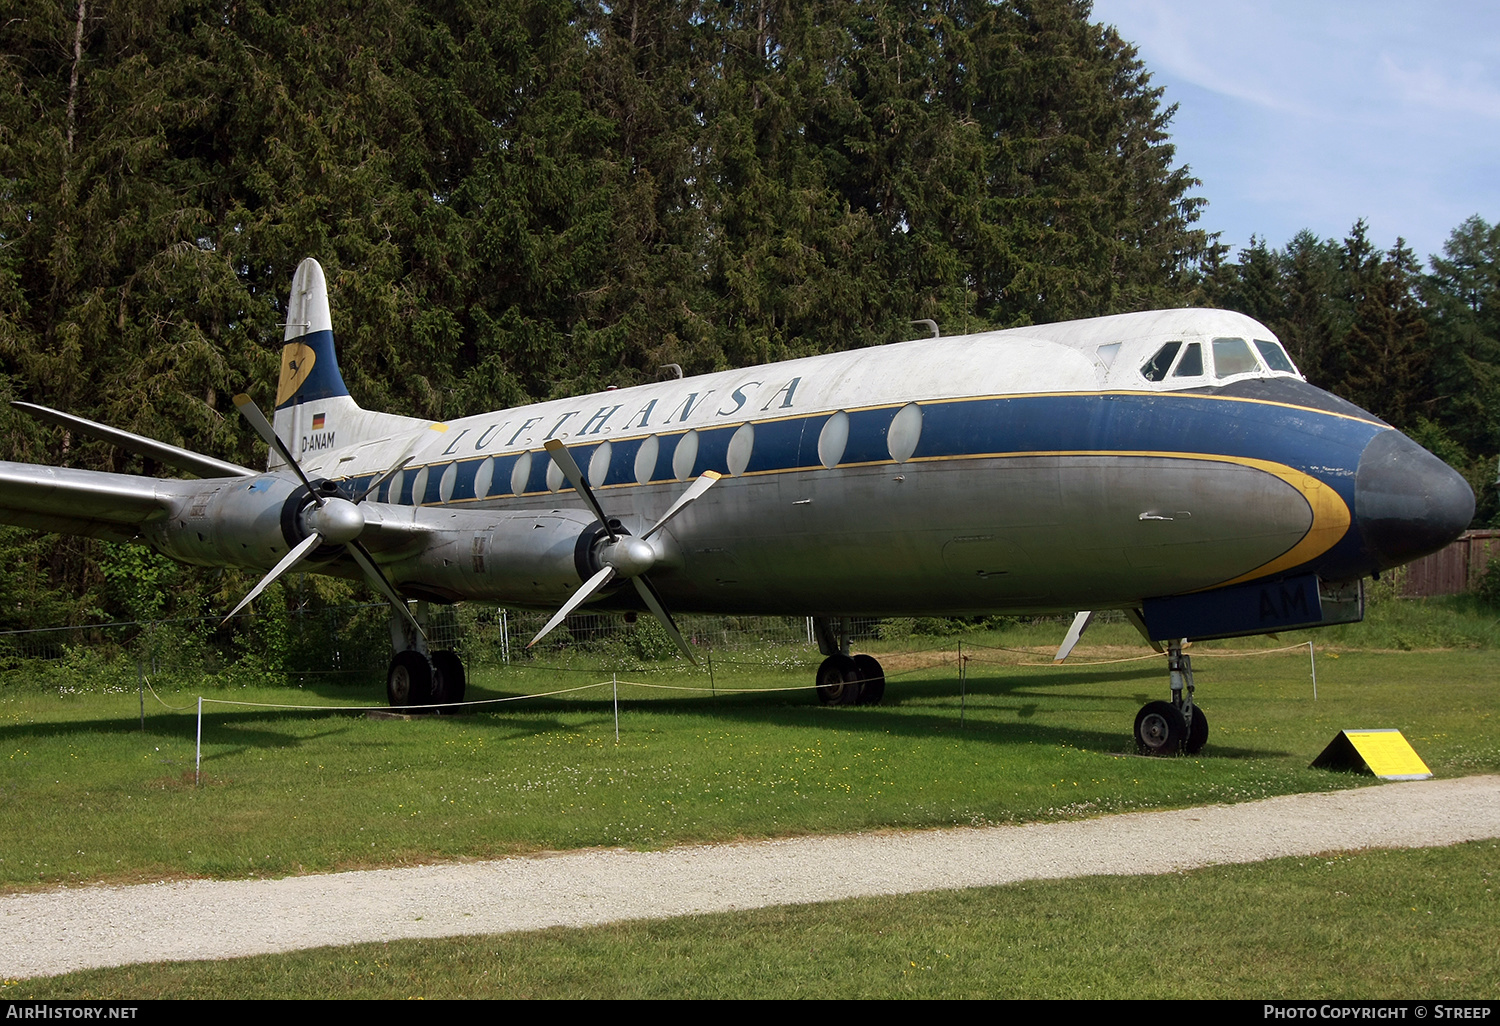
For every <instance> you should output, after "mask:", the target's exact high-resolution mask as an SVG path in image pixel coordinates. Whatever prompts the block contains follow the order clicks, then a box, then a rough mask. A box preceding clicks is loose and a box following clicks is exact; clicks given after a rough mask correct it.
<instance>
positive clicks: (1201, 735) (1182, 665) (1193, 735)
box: [1135, 640, 1208, 755]
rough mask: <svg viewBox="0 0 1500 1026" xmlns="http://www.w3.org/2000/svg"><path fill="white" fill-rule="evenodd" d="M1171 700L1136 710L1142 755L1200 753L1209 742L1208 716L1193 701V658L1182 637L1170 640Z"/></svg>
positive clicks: (1137, 732) (1169, 671) (1138, 740)
mask: <svg viewBox="0 0 1500 1026" xmlns="http://www.w3.org/2000/svg"><path fill="white" fill-rule="evenodd" d="M1167 671H1168V673H1169V674H1170V675H1171V678H1172V700H1171V701H1170V702H1147V703H1146V704H1145V705H1143V706H1141V711H1140V712H1138V713H1136V714H1135V744H1136V748H1138V749H1139V750H1140V753H1141V754H1142V755H1176V754H1177V753H1178V752H1186V753H1187V754H1189V755H1197V754H1198V753H1199V752H1201V751H1202V750H1203V746H1204V745H1205V744H1207V743H1208V717H1207V716H1205V715H1203V710H1202V709H1200V708H1198V707H1197V706H1196V705H1194V704H1193V662H1192V659H1191V657H1189V656H1186V655H1183V653H1182V642H1181V641H1180V640H1177V641H1170V642H1168V643H1167Z"/></svg>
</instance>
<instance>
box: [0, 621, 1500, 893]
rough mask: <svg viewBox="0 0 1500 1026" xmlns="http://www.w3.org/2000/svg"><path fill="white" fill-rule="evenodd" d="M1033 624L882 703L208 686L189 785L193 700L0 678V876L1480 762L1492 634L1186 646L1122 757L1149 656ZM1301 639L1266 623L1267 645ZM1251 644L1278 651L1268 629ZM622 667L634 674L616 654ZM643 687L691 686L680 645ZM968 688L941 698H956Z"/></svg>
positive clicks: (256, 870) (242, 868) (740, 822)
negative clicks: (1403, 757) (1477, 642)
mask: <svg viewBox="0 0 1500 1026" xmlns="http://www.w3.org/2000/svg"><path fill="white" fill-rule="evenodd" d="M1057 633H1058V632H1057V631H1056V630H1055V625H1054V626H1048V627H1044V628H1040V629H1035V630H1033V631H1032V632H1031V633H1030V634H1028V633H1027V632H1026V631H1024V630H1017V631H1013V632H1010V633H1009V634H1006V635H984V636H967V637H966V638H965V639H964V645H965V648H964V651H965V653H966V654H968V655H971V656H972V660H971V662H970V663H969V664H968V677H967V684H966V689H967V693H966V695H965V696H964V697H963V698H962V700H961V698H960V694H959V684H958V680H957V672H956V669H955V663H956V659H955V656H956V653H957V639H954V640H953V641H952V642H951V643H950V642H949V641H931V640H929V641H928V642H927V644H928V646H929V650H928V651H925V652H923V651H912V650H911V649H912V647H913V646H911V645H910V644H906V645H897V644H894V643H893V644H890V645H886V646H884V647H886V648H891V649H898V648H901V649H905V650H906V651H904V652H903V651H890V652H885V653H882V654H881V657H882V659H884V661H885V663H886V667H887V670H888V673H889V676H890V683H889V687H888V690H887V697H886V700H885V702H884V703H883V704H881V705H879V706H872V707H855V708H822V707H820V706H819V705H818V704H817V701H816V699H815V697H814V696H813V694H812V691H811V689H809V688H806V687H805V685H806V684H807V683H808V681H809V678H810V668H809V667H808V666H806V665H799V664H797V663H796V662H795V660H789V659H785V658H774V657H772V655H769V654H768V655H767V656H766V657H765V658H763V659H758V660H756V661H753V662H751V661H747V660H745V659H744V658H743V657H740V658H739V660H738V661H735V660H731V659H727V658H725V659H718V660H716V664H715V685H716V686H717V687H718V688H730V687H736V688H745V687H748V688H763V689H775V688H795V689H796V690H790V691H769V690H768V691H767V692H766V693H762V694H735V695H723V694H721V695H718V696H717V697H714V696H710V695H705V694H702V693H698V692H681V691H668V690H653V689H645V688H641V687H636V686H633V685H621V688H620V696H621V701H620V715H619V729H620V739H619V742H618V743H617V742H616V741H615V734H614V731H615V723H614V710H613V707H612V704H611V702H610V689H609V688H607V687H606V688H602V689H596V690H593V691H584V692H576V693H573V694H570V695H561V696H555V697H552V698H546V699H537V700H533V701H526V702H513V703H507V704H504V705H500V706H495V707H490V708H489V709H487V710H486V711H481V712H475V713H471V714H468V715H462V716H442V717H423V718H416V719H412V720H400V719H374V718H368V717H366V716H364V715H363V714H351V713H343V712H337V711H284V710H266V709H254V708H249V707H244V706H226V705H214V704H209V705H208V706H207V711H206V713H205V716H204V723H203V755H204V761H203V786H201V787H195V786H194V784H193V769H194V767H193V758H194V731H195V726H196V723H195V717H194V715H193V712H192V710H191V709H188V710H181V711H168V710H166V709H165V708H164V707H163V705H161V704H160V703H158V702H157V701H155V700H154V699H153V698H152V697H151V696H150V695H148V696H147V700H146V701H147V710H146V725H145V730H144V731H143V730H142V729H141V727H140V720H139V713H138V706H137V697H136V695H135V694H133V693H118V692H117V693H113V694H110V693H101V692H100V691H98V690H95V689H91V688H90V687H89V686H88V682H87V681H79V682H76V684H75V686H72V687H62V688H59V687H55V686H48V687H42V686H40V685H37V686H27V685H25V684H24V683H22V684H12V685H10V686H6V687H4V688H3V689H0V742H3V748H0V751H3V752H4V755H5V759H6V773H5V775H4V778H3V780H4V782H3V788H4V801H3V804H0V820H3V822H0V838H3V839H0V890H9V891H14V890H25V889H30V888H35V887H50V886H57V885H59V884H64V883H67V884H77V883H84V882H95V881H115V882H130V881H140V880H150V879H158V878H162V877H180V876H207V877H219V878H235V877H251V876H280V875H286V874H292V873H303V872H318V871H325V870H330V869H341V868H353V867H369V866H385V865H402V864H411V863H417V862H430V861H435V860H443V859H456V858H483V857H490V856H496V855H502V854H507V853H514V852H523V851H535V850H542V849H562V848H577V847H587V846H594V845H606V846H615V845H623V846H629V847H636V848H655V847H662V846H666V845H671V844H678V843H692V842H702V841H717V840H728V839H736V838H750V837H772V836H786V835H792V834H801V833H811V832H828V831H849V830H862V829H876V828H887V827H932V826H951V825H955V824H976V825H978V824H985V823H1011V822H1024V821H1031V820H1044V819H1064V818H1072V817H1079V816H1091V815H1098V814H1101V813H1106V812H1114V811H1123V810H1133V809H1145V808H1167V807H1181V806H1186V805H1193V804H1199V803H1204V802H1232V801H1242V800H1246V799H1253V798H1259V797H1263V796H1266V795H1272V794H1285V793H1291V792H1302V791H1314V790H1325V789H1333V788H1341V787H1347V786H1350V785H1352V784H1356V783H1359V782H1361V779H1362V778H1355V777H1350V776H1347V775H1340V774H1330V773H1326V772H1323V771H1317V770H1310V769H1308V768H1307V767H1308V763H1310V762H1311V761H1312V759H1313V758H1314V757H1315V756H1316V755H1317V753H1318V752H1319V751H1320V750H1321V749H1322V748H1323V746H1324V745H1325V744H1327V742H1328V741H1329V740H1330V739H1331V738H1332V737H1333V735H1334V734H1335V733H1336V732H1337V731H1338V730H1339V729H1341V728H1344V727H1398V728H1400V729H1402V730H1403V731H1404V732H1405V733H1406V736H1407V737H1408V738H1409V739H1410V740H1411V741H1412V743H1413V744H1414V745H1415V746H1416V748H1417V750H1418V751H1419V752H1420V753H1421V755H1422V756H1423V758H1424V759H1426V761H1427V762H1428V764H1429V765H1430V766H1431V767H1432V769H1433V770H1434V772H1436V773H1437V774H1438V775H1440V776H1454V775H1459V774H1467V773H1476V772H1495V771H1497V770H1500V739H1497V738H1496V732H1495V718H1494V716H1495V711H1496V709H1497V707H1500V693H1497V690H1496V688H1495V687H1494V683H1493V679H1494V669H1495V656H1494V654H1493V653H1492V652H1491V651H1489V650H1487V649H1482V648H1481V649H1460V650H1450V651H1423V652H1385V651H1363V650H1357V649H1353V648H1347V647H1346V648H1344V649H1343V650H1342V651H1338V652H1333V651H1325V650H1322V649H1321V648H1320V650H1319V658H1318V666H1317V669H1318V698H1317V700H1316V701H1314V700H1313V696H1312V686H1311V679H1310V673H1309V665H1308V657H1307V652H1306V649H1305V648H1304V649H1302V650H1300V651H1295V652H1282V653H1269V654H1261V655H1256V656H1251V657H1233V656H1230V655H1218V656H1216V655H1215V654H1214V653H1215V651H1221V652H1222V651H1226V650H1234V651H1244V650H1247V649H1249V648H1252V647H1253V645H1251V644H1247V643H1245V642H1238V643H1236V642H1219V643H1213V644H1207V645H1201V646H1199V647H1198V648H1197V649H1195V650H1194V652H1195V655H1194V661H1195V669H1196V670H1197V676H1198V698H1199V700H1200V702H1201V703H1202V705H1203V708H1204V709H1205V710H1206V713H1207V716H1208V717H1209V720H1210V724H1211V728H1212V730H1211V736H1210V743H1209V747H1208V748H1207V749H1206V750H1205V751H1204V752H1203V754H1202V755H1201V756H1199V757H1195V758H1172V759H1146V758H1140V757H1137V756H1135V755H1134V751H1133V744H1132V739H1131V734H1130V729H1131V724H1132V722H1133V718H1134V715H1135V712H1136V710H1137V709H1138V708H1139V706H1140V705H1141V704H1143V703H1144V702H1146V701H1148V700H1151V699H1155V698H1162V697H1165V696H1166V693H1167V689H1166V677H1165V673H1164V671H1163V667H1162V665H1161V663H1162V660H1161V659H1159V658H1153V659H1149V660H1144V661H1138V662H1104V663H1103V664H1097V665H1086V664H1087V663H1088V662H1089V661H1090V660H1114V659H1124V658H1129V657H1131V656H1134V655H1137V654H1139V653H1140V652H1141V651H1142V647H1141V646H1140V645H1139V644H1138V643H1132V641H1131V637H1132V635H1131V634H1130V633H1129V628H1121V627H1118V626H1107V627H1102V628H1100V629H1098V630H1097V631H1091V632H1090V633H1089V634H1088V635H1086V636H1085V642H1086V643H1087V644H1086V647H1081V648H1080V650H1079V651H1078V653H1077V654H1075V656H1074V660H1076V661H1077V662H1076V663H1075V662H1070V663H1069V664H1067V665H1065V666H1063V667H1061V668H1056V667H1052V666H1050V665H1040V666H1031V665H1020V663H1025V662H1031V661H1035V658H1036V657H1035V656H1031V655H1025V654H1018V653H1016V652H1014V651H1008V650H1007V649H1014V648H1017V647H1020V646H1022V645H1024V644H1033V645H1035V644H1045V643H1048V642H1050V643H1052V644H1055V642H1056V637H1055V636H1054V635H1056V634H1057ZM1294 640H1296V639H1295V638H1291V637H1289V638H1285V639H1283V644H1285V643H1290V642H1291V641H1294ZM1257 644H1259V645H1260V646H1261V648H1262V649H1265V648H1271V647H1275V644H1274V643H1273V642H1271V641H1269V640H1265V641H1262V642H1258V643H1257ZM621 676H622V677H625V676H627V674H626V673H624V672H622V673H621ZM628 676H629V678H630V679H638V680H642V681H644V682H647V683H656V684H668V685H676V686H694V687H701V686H704V685H706V684H707V679H706V676H705V675H703V674H701V673H696V674H694V673H688V672H686V671H683V670H678V669H675V668H674V669H668V670H665V671H657V672H654V673H651V674H649V675H642V674H641V673H639V672H635V671H631V672H630V673H629V674H628ZM608 677H609V673H608V672H607V671H602V672H599V671H589V672H579V671H578V670H577V668H576V667H575V668H573V670H572V671H571V672H562V671H547V670H538V669H510V670H494V671H489V672H481V673H478V674H476V678H477V679H476V680H474V681H473V682H472V683H471V688H470V697H471V698H484V697H499V696H504V695H516V694H521V693H526V692H533V693H534V692H542V691H550V690H554V689H556V688H558V687H567V686H576V685H577V684H580V683H590V682H593V681H597V680H599V679H604V680H607V679H608ZM199 694H203V695H204V696H206V697H209V698H215V699H233V700H237V701H261V702H287V701H293V702H305V703H307V704H314V705H323V706H328V705H335V704H345V705H349V704H364V703H381V702H383V695H382V694H381V693H380V691H379V689H377V688H375V687H373V686H363V687H360V686H347V685H337V684H309V685H307V686H305V687H303V688H301V689H288V688H257V687H253V686H250V687H236V688H233V689H223V688H219V689H216V688H214V687H212V686H207V687H201V688H195V687H187V686H183V687H179V688H178V689H176V690H172V691H168V692H166V693H164V694H163V695H162V699H163V700H164V701H165V702H167V703H169V704H172V705H179V706H193V705H195V703H196V697H197V695H199ZM961 706H962V708H961Z"/></svg>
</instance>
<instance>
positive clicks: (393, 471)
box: [354, 453, 412, 506]
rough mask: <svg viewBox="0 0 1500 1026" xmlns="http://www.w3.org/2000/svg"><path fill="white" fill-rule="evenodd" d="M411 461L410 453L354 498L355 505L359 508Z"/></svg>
mask: <svg viewBox="0 0 1500 1026" xmlns="http://www.w3.org/2000/svg"><path fill="white" fill-rule="evenodd" d="M411 460H412V457H411V454H410V453H407V454H406V455H404V456H402V457H401V459H400V460H399V461H398V462H397V463H396V464H395V466H393V467H391V469H390V470H387V471H386V472H385V473H384V474H381V475H380V476H379V477H377V478H376V479H375V480H373V481H371V482H370V485H369V487H368V488H366V489H365V490H364V491H362V492H360V493H359V494H358V495H356V496H355V497H354V504H355V505H356V506H357V505H359V504H360V503H361V502H364V501H365V499H367V498H369V496H370V493H371V492H373V491H374V490H375V489H377V488H379V487H380V486H381V485H383V484H385V483H386V482H387V481H389V480H390V479H391V478H393V477H395V476H396V475H397V474H399V473H400V472H401V468H402V467H404V466H406V465H407V464H408V463H410V462H411Z"/></svg>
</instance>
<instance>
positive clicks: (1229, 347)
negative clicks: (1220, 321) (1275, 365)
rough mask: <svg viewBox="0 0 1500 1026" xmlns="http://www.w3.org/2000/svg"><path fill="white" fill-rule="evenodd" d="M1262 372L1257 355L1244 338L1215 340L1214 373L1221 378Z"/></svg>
mask: <svg viewBox="0 0 1500 1026" xmlns="http://www.w3.org/2000/svg"><path fill="white" fill-rule="evenodd" d="M1258 370H1260V364H1258V363H1256V362H1255V354H1254V353H1252V352H1251V351H1250V345H1249V343H1247V342H1246V341H1245V340H1244V339H1242V338H1216V339H1214V371H1215V372H1216V373H1217V375H1218V376H1219V377H1221V378H1229V377H1233V376H1234V375H1236V374H1246V373H1251V372H1254V371H1258Z"/></svg>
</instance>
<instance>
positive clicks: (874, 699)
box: [854, 655, 885, 705]
mask: <svg viewBox="0 0 1500 1026" xmlns="http://www.w3.org/2000/svg"><path fill="white" fill-rule="evenodd" d="M854 670H855V672H856V673H857V674H858V675H859V704H860V705H878V704H879V703H880V700H881V699H882V698H884V697H885V670H884V669H883V668H881V665H880V660H878V659H876V658H875V657H874V656H870V655H857V656H855V657H854Z"/></svg>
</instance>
